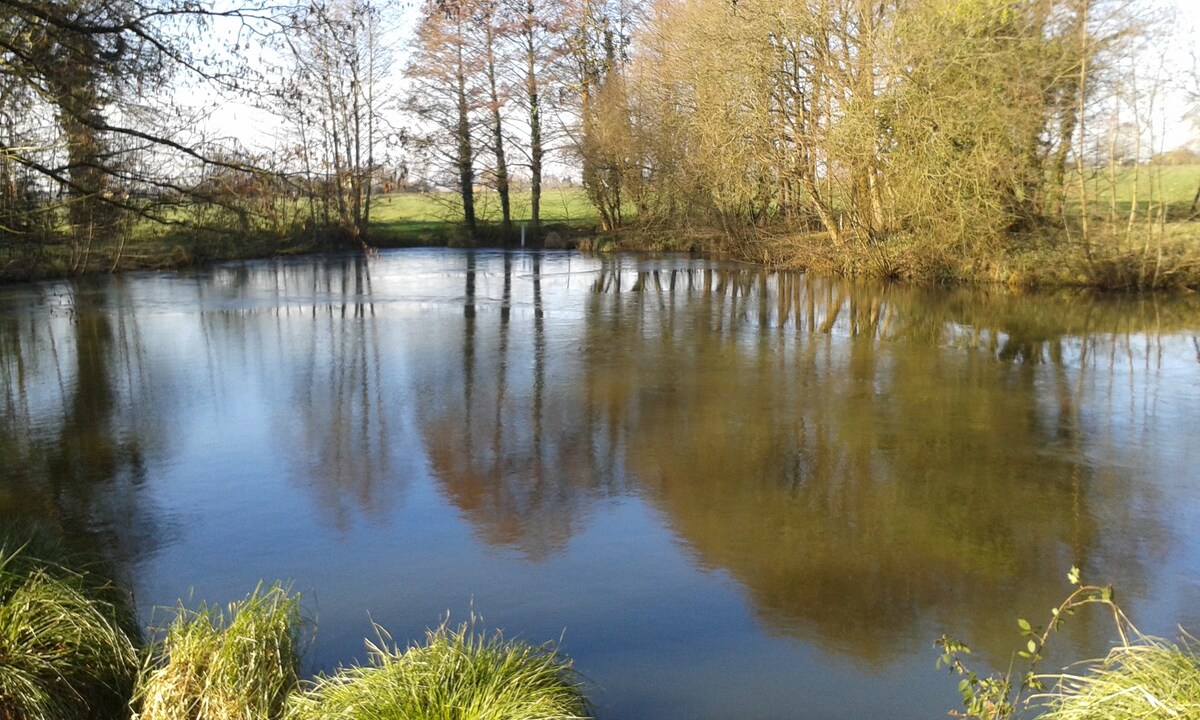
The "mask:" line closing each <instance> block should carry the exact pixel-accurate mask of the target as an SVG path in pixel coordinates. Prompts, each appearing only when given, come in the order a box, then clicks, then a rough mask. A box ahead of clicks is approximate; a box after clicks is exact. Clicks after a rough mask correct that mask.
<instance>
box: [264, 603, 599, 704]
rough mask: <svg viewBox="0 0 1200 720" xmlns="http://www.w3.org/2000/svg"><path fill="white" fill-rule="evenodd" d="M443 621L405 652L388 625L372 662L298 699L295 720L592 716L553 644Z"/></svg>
mask: <svg viewBox="0 0 1200 720" xmlns="http://www.w3.org/2000/svg"><path fill="white" fill-rule="evenodd" d="M474 623H475V619H474V618H472V621H471V622H470V623H467V624H463V625H459V626H458V627H457V628H451V627H449V626H448V625H447V624H446V623H443V624H442V625H441V626H439V627H438V628H437V629H436V630H430V631H429V632H428V633H427V634H426V638H425V644H424V645H420V646H414V647H410V648H409V649H407V650H404V651H401V650H400V649H399V648H397V647H395V646H394V645H392V644H391V639H390V637H389V636H388V635H387V634H386V632H384V631H383V630H382V629H380V628H377V631H378V632H379V641H378V642H377V643H370V642H368V643H367V647H368V650H369V651H370V663H369V664H368V665H366V666H356V667H350V668H345V669H343V670H341V671H340V672H338V673H337V674H336V675H333V676H331V677H324V678H319V679H318V680H316V681H315V682H314V683H313V685H312V686H311V687H310V688H309V689H308V690H307V691H306V692H303V693H301V694H298V695H296V696H295V697H294V698H293V702H292V704H291V708H290V712H289V715H288V719H289V720H332V719H333V718H372V719H373V720H568V719H573V718H583V717H586V715H587V703H586V700H585V699H584V696H583V693H582V691H581V689H580V686H579V684H578V682H577V680H576V678H575V675H574V673H573V671H572V669H571V665H570V662H569V661H567V660H564V659H563V658H561V657H560V656H559V655H558V654H557V653H556V652H555V651H554V649H553V648H552V647H550V646H549V645H541V646H532V645H527V644H525V643H522V642H516V641H512V640H505V639H504V638H503V636H502V635H501V634H499V633H495V634H492V635H485V634H482V633H478V632H476V631H475V630H474Z"/></svg>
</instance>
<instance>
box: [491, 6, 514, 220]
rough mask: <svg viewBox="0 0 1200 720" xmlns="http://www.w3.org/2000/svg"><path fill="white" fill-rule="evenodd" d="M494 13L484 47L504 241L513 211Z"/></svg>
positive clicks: (497, 189)
mask: <svg viewBox="0 0 1200 720" xmlns="http://www.w3.org/2000/svg"><path fill="white" fill-rule="evenodd" d="M493 21H494V16H493V13H489V14H488V17H487V18H486V19H485V25H486V27H485V28H484V40H485V43H486V47H485V48H484V50H485V53H486V60H487V79H488V93H489V98H488V99H489V100H490V102H491V111H492V143H493V144H494V146H495V152H496V193H497V194H498V195H499V196H500V231H501V234H502V235H503V237H504V242H505V243H507V242H508V238H509V237H510V236H511V235H512V211H511V205H510V203H509V194H508V162H507V160H506V158H505V157H504V125H503V123H502V122H501V119H500V95H499V93H498V91H497V89H496V53H495V40H496V38H495V27H494V25H493Z"/></svg>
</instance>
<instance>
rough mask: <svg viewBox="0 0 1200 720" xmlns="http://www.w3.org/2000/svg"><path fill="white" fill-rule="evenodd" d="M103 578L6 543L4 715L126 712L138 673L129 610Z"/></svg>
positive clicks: (1, 625) (2, 580)
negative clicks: (101, 588)
mask: <svg viewBox="0 0 1200 720" xmlns="http://www.w3.org/2000/svg"><path fill="white" fill-rule="evenodd" d="M96 586H97V583H96V581H95V579H94V578H90V577H88V576H86V575H85V574H83V573H79V572H76V571H73V570H70V569H68V568H66V567H65V566H62V565H59V564H57V563H54V562H52V561H48V560H42V559H40V558H37V557H35V556H33V555H31V554H28V553H27V552H26V547H25V546H23V545H22V546H17V547H16V548H15V549H14V548H13V546H12V545H5V546H3V547H0V719H2V720H80V719H92V718H95V719H99V718H112V717H119V716H121V715H122V713H123V711H124V710H125V709H126V708H127V706H128V702H129V697H130V694H131V692H132V689H133V682H134V678H135V677H136V675H137V667H138V662H137V653H136V650H135V648H134V643H133V641H132V639H131V638H130V635H129V634H128V633H127V632H126V630H125V628H124V627H122V619H123V617H124V613H123V611H122V610H121V609H120V608H118V607H117V606H116V605H115V604H114V603H112V602H110V601H109V600H108V599H106V598H104V597H102V593H99V592H97V591H96Z"/></svg>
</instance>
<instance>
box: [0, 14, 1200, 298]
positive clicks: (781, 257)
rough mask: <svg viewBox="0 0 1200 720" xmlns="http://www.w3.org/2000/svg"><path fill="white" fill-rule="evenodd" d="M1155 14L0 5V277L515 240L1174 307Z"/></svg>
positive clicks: (1165, 40)
mask: <svg viewBox="0 0 1200 720" xmlns="http://www.w3.org/2000/svg"><path fill="white" fill-rule="evenodd" d="M1184 9H1185V6H1184V5H1179V6H1177V7H1175V6H1172V5H1171V4H1170V3H1149V2H1116V1H1114V0H1037V1H1029V2H1023V1H1021V2H1018V1H1012V0H911V1H905V2H895V3H866V2H863V1H862V0H828V1H825V2H820V3H814V2H811V0H741V1H739V2H732V3H731V2H728V1H727V0H694V1H692V2H687V3H672V2H656V1H655V0H633V1H630V0H570V1H569V2H557V1H552V0H525V1H524V2H499V3H497V2H485V1H484V0H455V1H454V2H450V3H446V2H442V0H427V1H426V2H424V3H422V4H420V5H419V6H418V7H416V8H409V9H406V8H405V7H403V6H402V4H399V3H390V2H387V1H386V0H335V1H334V2H330V3H321V4H297V5H295V6H292V4H289V3H283V4H282V5H273V6H270V7H265V6H260V5H255V4H239V3H234V5H233V6H232V8H230V9H223V10H222V11H220V12H216V11H213V10H212V9H211V8H208V7H207V6H206V4H204V3H199V4H197V3H193V2H181V1H177V0H154V2H151V3H150V4H149V5H146V4H144V3H134V2H131V1H130V0H95V1H94V2H91V3H89V4H88V8H87V11H86V12H80V11H77V9H76V8H75V6H74V5H72V4H66V5H62V4H53V3H51V4H38V3H35V4H25V3H18V4H15V5H13V6H12V7H11V8H9V10H10V14H11V18H10V20H9V22H8V23H7V24H6V25H5V27H4V28H3V30H0V41H2V42H0V56H2V57H3V62H0V119H2V120H0V278H3V279H5V280H21V279H34V278H40V277H48V276H70V275H75V274H80V273H87V272H109V271H117V270H121V269H125V268H139V267H142V268H144V267H178V266H183V265H191V264H197V263H203V262H207V261H212V260H219V259H232V258H246V257H262V256H270V255H276V254H281V253H297V252H307V251H315V250H325V249H330V248H352V249H356V250H357V249H363V250H366V251H368V252H370V251H372V250H373V249H375V248H377V247H383V246H397V245H411V244H454V245H475V244H489V245H507V246H516V245H520V244H521V243H522V239H524V244H525V246H527V247H540V246H542V245H551V246H563V245H576V244H578V245H580V246H582V247H584V248H595V249H606V248H627V249H643V250H645V249H649V250H660V249H662V250H668V249H686V250H692V251H700V252H707V253H714V254H721V255H724V256H729V257H735V258H739V259H743V260H752V261H756V262H762V263H767V264H769V265H772V266H781V267H792V268H803V269H806V270H812V271H816V272H820V273H833V274H841V275H852V276H874V277H881V278H890V279H900V280H907V281H912V282H919V283H953V282H984V283H1001V284H1007V285H1013V286H1031V285H1069V286H1088V287H1097V288H1109V289H1153V288H1191V289H1195V288H1197V287H1200V221H1198V219H1197V218H1198V213H1197V202H1198V201H1200V155H1198V154H1197V151H1198V149H1200V148H1197V146H1196V141H1195V140H1194V139H1193V140H1191V141H1189V140H1188V138H1189V137H1192V138H1194V136H1195V133H1194V132H1192V134H1191V135H1187V134H1185V133H1183V132H1181V128H1182V130H1186V124H1187V122H1188V121H1186V120H1184V119H1183V115H1184V110H1186V109H1187V107H1194V106H1195V104H1196V102H1197V97H1200V95H1198V93H1200V74H1197V71H1196V69H1195V63H1194V62H1190V61H1189V60H1188V58H1189V57H1192V58H1194V57H1195V52H1194V47H1193V48H1192V49H1193V52H1192V54H1191V55H1190V56H1189V55H1188V54H1187V49H1188V47H1189V43H1190V44H1191V45H1194V37H1193V36H1191V35H1190V34H1189V29H1190V26H1189V25H1188V17H1190V16H1184V15H1182V14H1181V13H1184ZM1170 47H1176V48H1178V52H1176V51H1171V52H1159V50H1161V49H1163V48H1170ZM1189 143H1190V144H1189Z"/></svg>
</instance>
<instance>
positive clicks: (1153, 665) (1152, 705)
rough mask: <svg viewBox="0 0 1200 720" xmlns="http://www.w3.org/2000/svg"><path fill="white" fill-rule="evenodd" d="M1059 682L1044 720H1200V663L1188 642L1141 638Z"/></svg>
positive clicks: (1045, 699) (1047, 702) (1046, 701)
mask: <svg viewBox="0 0 1200 720" xmlns="http://www.w3.org/2000/svg"><path fill="white" fill-rule="evenodd" d="M1055 679H1056V680H1057V686H1056V688H1055V691H1054V692H1053V693H1051V694H1049V695H1047V696H1044V697H1043V698H1041V700H1043V702H1044V707H1045V708H1046V712H1045V714H1043V715H1041V716H1040V718H1041V720H1132V719H1133V718H1200V657H1198V656H1197V654H1196V649H1195V645H1194V641H1191V640H1189V639H1185V640H1184V641H1183V643H1182V644H1180V645H1175V644H1172V643H1170V642H1167V641H1165V640H1162V639H1159V638H1141V639H1140V640H1138V641H1137V642H1134V643H1133V644H1130V645H1123V646H1119V647H1116V648H1114V649H1113V650H1112V651H1111V652H1109V654H1108V656H1107V657H1105V658H1104V659H1103V660H1100V661H1099V662H1096V663H1093V664H1092V665H1091V666H1090V667H1089V668H1088V669H1087V671H1086V672H1085V673H1083V674H1072V673H1065V674H1062V675H1059V676H1055Z"/></svg>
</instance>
